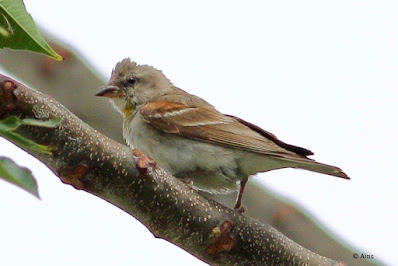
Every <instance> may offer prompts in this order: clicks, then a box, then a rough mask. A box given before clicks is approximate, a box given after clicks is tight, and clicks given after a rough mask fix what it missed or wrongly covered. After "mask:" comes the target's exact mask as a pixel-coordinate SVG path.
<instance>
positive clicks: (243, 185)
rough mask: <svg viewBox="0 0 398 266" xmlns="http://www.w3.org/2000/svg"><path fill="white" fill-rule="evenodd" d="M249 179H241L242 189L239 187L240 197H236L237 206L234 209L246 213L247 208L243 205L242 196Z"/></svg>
mask: <svg viewBox="0 0 398 266" xmlns="http://www.w3.org/2000/svg"><path fill="white" fill-rule="evenodd" d="M248 180H249V179H248V178H246V179H243V180H242V181H240V189H239V193H238V197H237V198H236V203H235V207H234V210H236V211H238V212H240V213H244V212H245V208H244V206H242V196H243V191H244V190H245V186H246V183H247V181H248Z"/></svg>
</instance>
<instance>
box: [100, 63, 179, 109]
mask: <svg viewBox="0 0 398 266" xmlns="http://www.w3.org/2000/svg"><path fill="white" fill-rule="evenodd" d="M171 90H173V84H172V83H171V82H170V81H169V80H168V79H167V78H166V76H165V75H164V74H163V73H162V72H161V71H160V70H157V69H156V68H154V67H151V66H147V65H139V64H137V63H136V62H134V61H131V60H130V58H126V59H123V60H122V61H121V62H119V63H117V64H116V67H115V68H114V69H113V71H112V74H111V78H110V79H109V81H108V83H107V84H106V85H105V86H104V87H102V88H101V89H100V90H99V91H98V92H97V93H96V94H95V95H96V96H102V97H107V98H109V99H110V100H111V102H112V103H113V105H114V107H115V108H116V110H118V111H119V112H120V113H122V114H123V115H124V116H125V117H128V116H130V115H131V114H132V113H133V112H134V111H135V110H136V108H137V107H139V106H141V105H142V104H145V103H146V102H148V101H150V100H152V99H154V98H156V97H159V96H161V95H164V94H167V93H168V92H169V91H171Z"/></svg>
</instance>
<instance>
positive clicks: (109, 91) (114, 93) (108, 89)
mask: <svg viewBox="0 0 398 266" xmlns="http://www.w3.org/2000/svg"><path fill="white" fill-rule="evenodd" d="M121 93H122V90H121V89H120V88H119V87H117V86H113V85H109V86H104V87H102V88H101V89H100V90H99V91H98V92H97V93H96V94H95V96H102V97H107V98H114V97H118V96H120V95H121Z"/></svg>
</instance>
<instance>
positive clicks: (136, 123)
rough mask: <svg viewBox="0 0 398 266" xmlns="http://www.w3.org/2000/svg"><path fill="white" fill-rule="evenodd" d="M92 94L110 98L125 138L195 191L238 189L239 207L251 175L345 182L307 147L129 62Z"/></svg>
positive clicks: (155, 71) (151, 69) (341, 174)
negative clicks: (307, 174) (291, 174)
mask: <svg viewBox="0 0 398 266" xmlns="http://www.w3.org/2000/svg"><path fill="white" fill-rule="evenodd" d="M96 96H102V97H106V98H109V99H110V102H111V103H112V104H113V106H114V108H115V109H116V110H117V111H119V112H120V113H121V114H122V116H123V137H124V139H125V140H126V142H127V144H128V146H130V147H131V148H138V149H139V150H141V151H142V152H143V153H144V154H146V155H148V156H149V157H151V158H152V159H153V160H155V161H156V162H157V163H158V164H159V165H160V166H161V167H162V168H163V169H164V170H166V171H167V172H169V173H170V174H172V175H174V176H175V177H177V178H179V179H181V180H183V181H184V180H185V181H187V180H188V181H189V183H190V184H191V185H192V187H193V188H194V189H196V190H200V191H205V192H208V193H219V194H226V193H231V192H233V191H237V190H238V196H237V199H236V202H235V205H234V209H236V210H241V209H242V208H244V207H243V206H242V196H243V192H244V189H245V185H246V183H247V181H248V180H249V177H251V176H253V175H255V174H257V173H261V172H268V171H270V170H275V169H283V168H298V169H305V170H309V171H312V172H317V173H322V174H326V175H331V176H336V177H340V178H344V179H350V178H349V177H348V176H347V175H346V174H345V173H344V172H343V171H342V170H341V169H340V168H338V167H336V166H332V165H328V164H323V163H319V162H317V161H315V160H313V159H310V158H308V156H310V155H313V152H311V151H310V150H307V149H304V148H301V147H298V146H294V145H290V144H287V143H285V142H282V141H280V140H279V139H278V138H277V137H276V136H275V135H274V134H272V133H270V132H268V131H266V130H264V129H262V128H260V127H258V126H256V125H254V124H252V123H249V122H247V121H245V120H243V119H241V118H239V117H237V116H232V115H226V114H222V113H221V112H219V111H217V110H216V109H215V107H214V106H213V105H211V104H209V103H208V102H206V101H205V100H203V99H201V98H200V97H198V96H195V95H192V94H189V93H188V92H186V91H184V90H182V89H180V88H178V87H176V86H174V85H173V83H172V82H171V81H170V80H169V79H168V78H167V77H166V76H165V75H164V74H163V72H162V71H160V70H158V69H156V68H154V67H152V66H149V65H144V64H143V65H141V64H138V63H136V62H134V61H132V60H131V59H130V58H125V59H123V60H122V61H120V62H118V63H117V64H116V66H115V68H114V69H113V70H112V73H111V77H110V79H109V81H108V82H107V84H106V85H105V86H103V87H102V88H101V89H100V90H99V91H98V92H97V93H96Z"/></svg>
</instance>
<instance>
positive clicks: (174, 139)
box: [123, 119, 243, 193]
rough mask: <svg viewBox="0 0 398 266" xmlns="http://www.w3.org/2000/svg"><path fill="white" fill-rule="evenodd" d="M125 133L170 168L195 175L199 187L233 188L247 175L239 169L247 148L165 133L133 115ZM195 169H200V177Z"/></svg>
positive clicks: (131, 142)
mask: <svg viewBox="0 0 398 266" xmlns="http://www.w3.org/2000/svg"><path fill="white" fill-rule="evenodd" d="M131 127H134V130H132V129H131ZM123 135H124V137H125V139H126V142H127V144H128V145H129V146H130V147H134V148H138V149H140V150H141V151H143V152H144V153H145V154H147V155H148V156H150V157H151V158H152V159H154V160H155V161H156V162H157V163H159V165H160V166H161V167H162V168H164V169H165V170H166V171H167V172H169V173H171V174H173V175H184V173H187V177H189V178H192V177H193V179H192V181H193V185H194V187H196V188H198V189H201V190H205V191H209V192H213V193H216V192H219V193H223V192H229V191H230V190H235V189H236V182H237V181H239V180H241V179H242V178H243V177H242V176H241V175H240V174H239V169H238V168H239V167H238V161H239V160H240V158H241V157H242V154H243V152H240V151H237V150H233V149H231V148H227V147H223V146H217V145H211V144H208V143H205V142H201V141H197V140H192V139H188V138H183V137H181V136H178V135H174V134H169V133H163V132H160V131H158V130H156V129H154V128H152V127H151V126H149V125H148V124H147V123H145V122H142V121H140V120H139V119H133V121H132V123H131V124H130V126H129V127H126V126H124V130H123ZM195 172H197V173H200V174H198V175H197V178H196V175H195V174H194V173H195Z"/></svg>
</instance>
